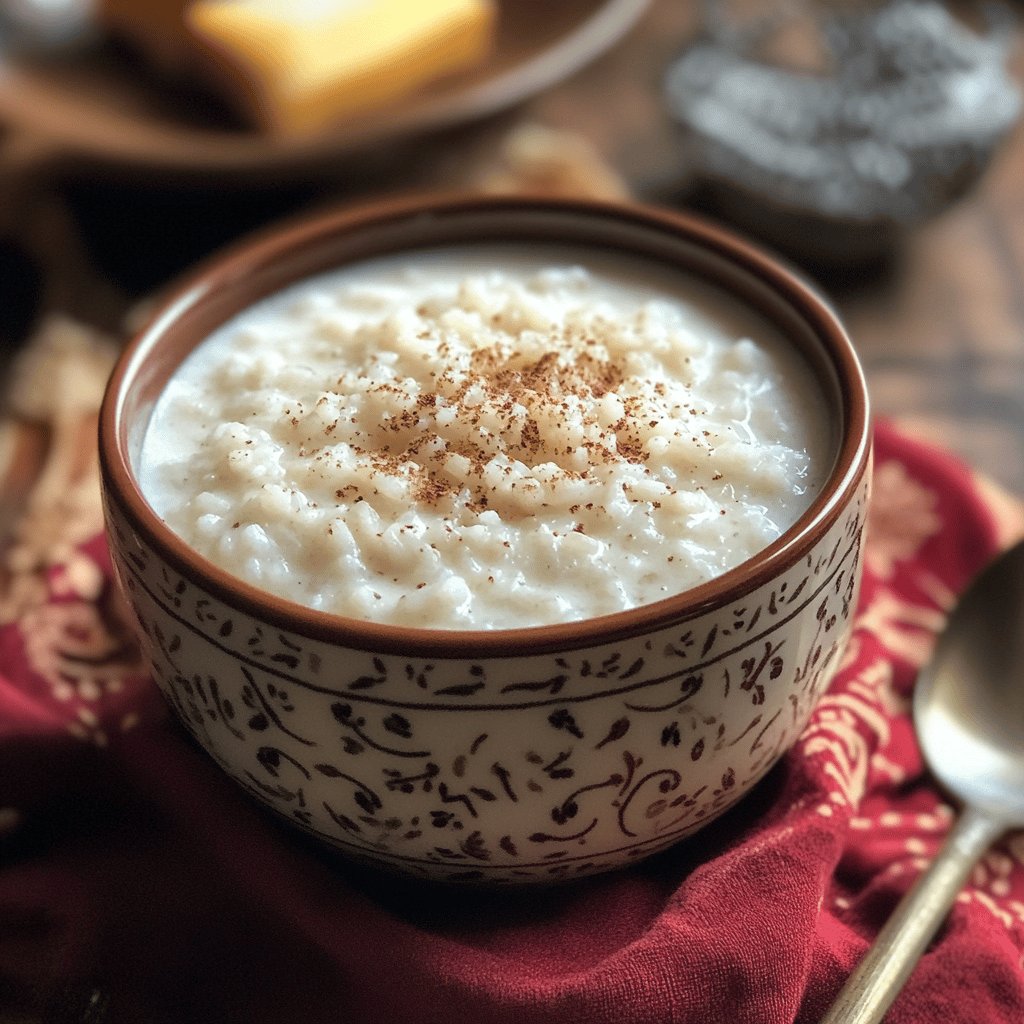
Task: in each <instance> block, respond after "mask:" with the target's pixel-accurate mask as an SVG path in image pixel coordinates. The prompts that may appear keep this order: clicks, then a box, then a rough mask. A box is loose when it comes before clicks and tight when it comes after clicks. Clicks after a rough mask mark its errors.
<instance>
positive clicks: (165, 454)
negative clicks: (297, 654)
mask: <svg viewBox="0 0 1024 1024" xmlns="http://www.w3.org/2000/svg"><path fill="white" fill-rule="evenodd" d="M826 423H827V417H826V415H825V412H824V407H823V399H822V397H821V394H820V388H819V387H818V385H817V383H816V382H815V379H814V376H813V374H812V373H811V372H810V370H809V369H808V368H807V367H806V366H805V365H804V364H803V362H802V361H801V360H800V359H799V357H798V356H796V354H795V353H794V352H793V351H792V350H790V348H789V347H788V346H787V345H786V343H785V341H784V340H783V339H781V338H780V337H778V336H777V335H776V332H775V330H774V329H773V328H772V327H770V325H768V324H767V323H766V322H765V321H764V320H762V319H761V318H759V317H758V316H756V315H755V314H754V313H753V312H751V311H748V310H746V309H745V308H744V307H742V306H740V305H739V304H737V303H736V302H735V301H730V300H729V299H728V298H727V297H726V296H725V295H724V294H723V293H720V292H718V291H717V290H715V289H713V288H712V287H710V286H709V285H707V284H706V283H703V282H701V281H700V280H699V279H696V278H692V279H691V278H689V277H686V276H683V275H680V274H676V273H673V272H671V271H669V270H667V269H665V268H660V267H658V266H656V265H654V264H649V263H647V262H645V261H642V260H639V259H630V258H629V257H623V256H618V257H614V258H613V257H602V256H600V255H596V254H595V253H593V252H592V251H589V250H573V249H562V248H559V247H544V246H537V245H533V246H529V247H527V246H520V245H488V246H486V247H484V246H480V247H460V248H451V249H447V250H438V251H427V252H424V253H418V254H416V255H414V256H410V255H408V254H406V255H402V256H400V257H388V258H386V259H378V260H371V261H367V262H364V263H361V264H359V265H357V266H353V267H349V268H344V269H341V270H339V271H336V272H332V273H328V274H324V275H322V276H318V277H315V278H312V279H310V280H308V281H305V282H303V283H301V284H298V285H296V286H294V287H292V288H290V289H288V290H286V291H284V292H282V293H280V294H278V295H275V296H272V297H271V298H269V299H267V300H265V301H263V302H260V303H258V304H256V305H255V306H253V307H251V308H249V309H247V310H246V311H245V312H243V313H242V314H241V315H239V316H238V317H236V318H235V319H233V320H231V321H230V322H229V323H227V324H226V325H224V326H223V327H221V328H220V329H219V330H217V331H216V332H215V333H214V334H213V335H212V336H211V337H210V338H209V339H207V340H206V341H205V342H204V343H203V344H202V345H201V346H200V347H199V348H198V349H197V350H196V351H195V352H194V353H193V354H192V356H191V357H190V358H189V359H188V360H186V362H185V363H184V364H183V365H182V366H181V367H180V368H179V369H178V371H177V372H176V373H175V375H174V376H173V378H172V379H171V381H170V383H169V384H168V386H167V388H166V390H165V391H164V393H163V395H162V396H161V398H160V400H159V402H158V404H157V407H156V409H155V411H154V414H153V417H152V420H151V422H150V425H149V427H148V430H147V433H146V436H145V440H144V444H143V448H142V453H141V457H140V474H139V475H140V481H141V486H142V490H143V493H144V494H145V495H146V497H147V499H148V500H149V501H150V503H151V504H152V506H153V508H154V509H155V510H156V511H157V513H158V514H159V515H160V516H161V517H163V518H164V519H165V520H166V522H167V524H168V525H169V526H170V528H171V529H172V530H174V531H175V532H176V533H178V534H180V535H181V537H183V538H184V539H185V540H186V541H187V542H188V543H189V544H190V545H191V546H192V547H193V548H195V550H196V551H198V552H199V553H201V554H202V555H203V556H205V557H206V558H207V559H209V560H210V561H212V562H215V563H216V564H218V565H220V566H222V567H223V568H224V569H226V570H228V571H229V572H231V573H233V574H235V575H236V576H238V577H239V578H241V579H243V580H246V581H248V582H249V583H251V584H253V585H255V586H257V587H261V588H263V589H265V590H268V591H271V592H273V593H275V594H277V595H279V596H280V597H283V598H287V599H290V600H292V601H295V602H298V603H300V604H303V605H307V606H309V607H312V608H315V609H320V610H323V611H327V612H333V613H337V614H339V615H344V616H350V617H353V618H357V619H367V620H372V621H374V622H382V623H392V624H401V625H407V626H416V627H428V628H441V629H495V628H507V627H521V626H535V625H541V624H550V623H557V622H566V621H570V620H576V619H582V618H589V617H592V616H597V615H604V614H607V613H611V612H618V611H622V610H624V609H628V608H633V607H636V606H638V605H643V604H647V603H649V602H653V601H657V600H659V599H661V598H665V597H669V596H671V595H674V594H678V593H680V592H681V591H684V590H687V589H689V588H691V587H693V586H695V585H697V584H699V583H702V582H704V581H706V580H709V579H711V578H713V577H715V576H717V575H719V574H721V573H723V572H725V571H726V570H728V569H730V568H732V567H734V566H736V565H738V564H739V563H741V562H743V561H744V560H745V559H747V558H749V557H750V556H752V555H753V554H755V553H756V552H758V551H759V550H761V549H762V548H764V547H765V546H766V545H767V544H769V543H771V542H772V541H773V540H775V539H776V538H777V537H778V536H779V535H780V534H781V533H782V532H783V531H785V530H786V529H787V528H788V527H789V526H791V525H792V524H793V522H794V521H795V520H796V519H797V518H798V517H799V516H800V514H801V513H802V512H803V511H804V510H805V509H806V508H807V506H808V504H809V503H810V502H811V501H812V500H813V498H814V497H815V495H816V494H817V493H818V491H819V489H820V488H821V486H822V484H823V481H824V479H825V477H826V476H827V474H828V471H829V469H830V467H831V463H832V458H833V453H832V450H831V444H832V442H831V438H830V436H829V432H828V430H827V429H825V428H824V424H826Z"/></svg>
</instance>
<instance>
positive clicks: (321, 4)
mask: <svg viewBox="0 0 1024 1024" xmlns="http://www.w3.org/2000/svg"><path fill="white" fill-rule="evenodd" d="M495 18H496V10H495V0H333V2H331V0H290V2H281V0H197V2H195V3H193V4H192V5H191V6H190V7H188V9H187V11H186V13H185V19H186V25H187V27H188V29H189V31H190V32H191V34H192V36H193V37H194V38H195V39H196V40H197V42H198V43H199V44H200V46H202V47H203V48H204V49H205V50H206V51H207V52H208V53H209V55H210V56H211V57H212V58H213V59H214V61H215V62H216V64H217V65H218V67H217V69H216V70H217V71H218V72H219V73H220V75H221V77H224V76H229V77H231V78H233V79H234V83H233V84H234V86H235V88H236V91H239V92H240V93H241V95H242V98H243V100H244V101H245V102H246V103H247V104H249V105H251V107H252V110H251V114H252V116H253V117H254V118H255V120H256V121H257V122H258V123H260V124H261V125H263V126H264V127H266V128H268V129H270V130H273V131H277V132H281V133H302V132H311V131H316V130H317V129H319V128H322V127H324V126H325V125H327V124H330V123H331V122H332V121H337V120H340V119H342V118H346V117H354V116H358V115H359V114H363V113H367V112H369V111H372V110H374V109H377V108H379V107H382V106H385V105H387V104H389V103H392V102H394V101H397V100H400V99H401V98H402V97H403V96H406V95H408V94H410V93H412V92H414V91H415V90H416V89H418V88H420V87H422V86H423V85H425V84H427V83H428V82H430V81H432V80H434V79H436V78H439V77H441V76H443V75H446V74H450V73H452V72H456V71H461V70H465V69H466V68H469V67H471V66H473V65H474V64H477V63H478V62H480V61H481V60H483V59H484V57H485V56H486V55H487V53H488V50H489V49H490V46H491V42H492V38H493V30H494V22H495ZM229 84H230V83H229Z"/></svg>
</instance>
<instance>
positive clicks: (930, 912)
mask: <svg viewBox="0 0 1024 1024" xmlns="http://www.w3.org/2000/svg"><path fill="white" fill-rule="evenodd" d="M1005 830H1006V825H1005V823H1004V822H1002V821H1000V820H998V819H997V818H993V817H991V816H990V815H989V814H987V813H986V812H984V811H979V810H975V809H972V808H970V807H968V808H966V809H965V810H964V812H963V814H962V815H961V816H960V818H959V820H958V821H957V822H956V824H955V825H954V826H953V830H952V831H951V832H950V834H949V836H948V838H947V839H946V842H945V843H944V844H943V847H942V849H941V850H939V853H938V856H937V857H936V858H935V860H934V861H933V862H932V864H931V866H930V867H929V868H928V870H927V871H926V872H925V873H924V874H923V875H922V876H921V877H920V878H919V879H918V880H917V883H916V884H915V885H914V887H913V888H912V889H911V890H910V891H909V892H908V893H907V894H906V896H904V897H903V899H902V900H901V901H900V903H899V905H898V906H897V907H896V909H895V910H894V911H893V913H892V916H891V917H890V918H889V920H888V921H887V922H886V924H885V926H884V927H883V928H882V930H881V931H880V932H879V933H878V937H877V938H876V939H875V942H874V944H873V945H872V947H871V948H870V949H869V950H868V951H867V953H866V954H865V956H864V959H863V960H862V961H861V962H860V964H859V965H858V966H857V968H856V970H854V972H853V973H852V974H851V975H850V977H849V979H848V980H847V982H846V984H845V985H844V986H843V989H842V991H841V992H840V993H839V996H838V998H837V999H836V1001H835V1003H834V1004H833V1006H832V1008H831V1009H830V1010H829V1012H828V1013H827V1014H825V1016H824V1017H823V1018H822V1020H821V1024H878V1022H879V1021H880V1020H881V1019H882V1017H883V1016H884V1015H885V1011H886V1010H888V1009H889V1006H890V1005H891V1004H892V1001H893V1000H894V999H895V998H896V995H897V994H898V993H899V991H900V989H901V988H902V987H903V984H904V982H905V981H906V980H907V978H908V977H910V972H911V971H912V970H913V969H914V965H915V964H916V963H917V961H918V959H919V958H920V956H921V954H922V953H923V952H924V951H925V949H926V947H927V946H928V942H929V941H930V939H931V937H932V936H933V935H934V934H935V932H936V930H937V929H938V927H939V924H940V923H941V922H942V919H943V918H944V917H945V916H946V912H947V911H948V910H949V908H950V906H951V905H952V903H953V900H954V899H956V895H957V893H958V892H959V891H960V889H961V888H962V886H963V884H964V882H965V881H966V879H967V876H968V875H969V874H970V872H971V868H972V867H973V866H974V865H975V864H976V863H977V861H978V860H979V859H980V857H981V855H982V854H983V853H984V852H985V851H986V850H987V849H988V847H989V846H990V845H991V844H992V843H993V842H994V841H995V840H996V839H998V838H999V836H1000V835H1002V833H1003V832H1004V831H1005Z"/></svg>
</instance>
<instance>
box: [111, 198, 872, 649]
mask: <svg viewBox="0 0 1024 1024" xmlns="http://www.w3.org/2000/svg"><path fill="white" fill-rule="evenodd" d="M487 242H520V243H522V242H536V243H543V244H554V245H562V246H565V245H571V246H574V247H576V246H583V247H594V248H595V249H596V250H598V251H600V252H602V253H610V254H619V253H621V254H622V255H623V257H624V258H629V257H630V256H632V257H637V256H639V257H643V258H646V259H648V260H654V261H656V262H658V263H660V264H664V265H665V266H667V267H669V268H674V269H678V270H681V271H683V272H685V273H687V274H690V275H695V276H696V277H698V278H699V279H702V280H705V281H707V282H708V283H709V284H711V285H713V286H715V287H716V288H717V289H719V290H722V291H724V292H726V293H728V294H729V295H730V296H732V297H734V298H735V299H736V300H737V301H738V302H739V303H740V304H742V305H744V306H746V307H748V308H749V309H750V310H752V311H753V312H755V313H756V314H757V315H758V316H760V317H762V318H764V319H765V320H767V321H768V322H769V323H770V324H771V325H772V326H773V327H775V328H776V329H777V330H778V331H780V332H781V333H782V334H783V335H784V336H785V337H786V338H787V339H788V340H789V341H790V343H791V344H792V345H793V346H794V347H795V348H796V349H797V350H798V351H799V352H800V353H801V354H802V356H803V358H804V360H805V361H806V363H807V364H808V365H809V367H810V369H811V371H812V373H813V376H814V378H815V380H816V381H817V382H818V386H819V387H820V389H821V392H822V394H823V396H824V405H825V408H826V409H827V410H828V412H829V417H830V420H829V423H828V425H827V426H828V429H829V430H830V431H831V443H830V445H829V450H830V451H831V452H832V453H833V456H834V457H833V464H832V468H831V473H830V474H829V475H828V478H827V481H826V483H825V485H824V487H823V488H822V491H821V493H820V494H819V495H818V497H817V498H816V499H815V500H814V502H813V503H812V504H811V506H810V508H809V509H808V510H807V511H806V512H805V513H804V514H803V515H802V516H801V517H800V519H799V520H798V521H797V522H796V523H795V524H794V525H793V526H792V527H791V528H790V529H789V530H788V531H786V532H785V533H784V534H783V536H782V537H780V538H779V539H778V540H777V541H776V542H774V543H773V544H772V545H770V546H769V547H768V548H766V549H764V550H763V551H762V552H761V553H759V554H758V555H756V556H755V557H754V558H752V559H749V560H748V561H747V562H744V563H743V564H742V565H740V566H739V567H737V568H736V569H733V570H731V571H729V572H727V573H725V574H724V575H722V576H720V577H718V578H717V579H715V580H712V581H711V582H709V583H707V584H704V585H701V586H699V587H696V588H694V589H692V590H690V591H687V592H685V593H683V594H680V595H677V596H675V597H671V598H667V599H665V600H663V601H659V602H656V603H655V604H652V605H647V606H644V607H643V608H639V609H632V610H630V611H626V612H618V613H615V614H613V615H608V616H603V617H601V618H597V619H589V620H583V621H582V622H573V623H566V624H562V625H557V626H540V627H531V628H530V629H527V630H523V629H517V630H492V631H487V632H483V631H480V632H470V631H445V630H417V629H410V628H406V627H389V626H382V625H376V624H371V623H359V622H355V621H354V620H345V619H341V618H340V617H338V616H331V615H328V614H326V613H322V612H313V611H310V610H307V609H303V608H301V607H299V606H297V605H293V604H291V603H290V602H287V601H284V600H281V599H278V598H276V597H274V596H272V595H269V594H266V593H264V592H261V591H258V590H256V588H254V587H250V586H249V585H247V584H244V583H241V582H240V581H238V580H237V579H235V578H234V577H232V576H230V575H229V574H227V573H225V572H223V571H221V570H219V569H217V568H216V567H214V566H212V565H210V564H209V563H207V562H206V561H205V560H204V559H202V558H201V557H200V556H198V555H196V554H195V553H194V552H192V551H190V550H189V549H188V548H187V546H186V545H185V544H184V543H183V542H182V541H180V540H179V539H178V538H177V537H176V536H175V535H173V534H172V533H171V532H170V530H169V529H168V528H167V527H166V526H164V525H163V523H162V522H161V521H160V520H159V518H158V517H157V516H156V515H155V513H154V512H153V511H152V509H151V508H150V507H149V505H148V504H147V503H146V501H145V499H144V498H143V497H142V495H141V493H140V491H139V487H138V482H137V479H136V468H137V466H138V460H139V453H140V449H141V445H142V439H143V437H144V435H145V431H146V427H147V425H148V422H149V418H150V415H151V413H152V410H153V407H154V404H155V403H156V401H157V399H158V397H159V395H160V393H161V391H162V389H163V387H164V386H165V384H166V382H167V380H168V379H169V377H170V376H171V375H172V374H173V373H174V371H175V370H176V368H177V367H178V366H179V365H180V364H181V362H182V361H183V360H184V359H185V358H186V357H187V356H188V355H189V353H190V352H191V351H192V350H193V349H194V348H195V347H196V346H197V345H198V344H199V343H200V342H202V341H203V340H204V339H205V338H206V337H207V336H208V335H209V334H210V333H211V332H212V331H213V330H215V329H216V328H217V327H219V326H220V325H221V324H223V323H224V322H226V321H227V320H229V319H230V318H231V317H233V316H234V315H236V314H237V313H238V312H240V311H241V310H243V309H245V308H246V307H248V306H250V305H251V304H253V303H254V302H256V301H258V300H260V299H262V298H264V297H266V296H269V295H271V294H273V293H275V292H277V291H279V290H281V289H282V288H285V287H287V286H288V285H291V284H294V283H296V282H298V281H300V280H302V279H304V278H307V277H310V276H312V275H315V274H318V273H322V272H324V271H327V270H331V269H334V268H337V267H341V266H344V265H346V264H350V263H356V262H359V261H361V260H365V259H368V258H371V257H376V256H384V255H391V254H395V253H399V252H410V253H413V252H415V251H416V250H417V249H423V248H437V247H439V246H457V245H460V244H473V245H479V244H480V243H487ZM100 430H101V462H102V464H103V470H104V484H105V486H106V487H107V488H108V489H109V490H112V491H113V492H115V493H116V495H117V496H118V498H119V499H120V500H121V502H122V505H123V506H125V507H127V509H128V510H129V514H130V515H131V517H132V520H133V525H134V526H135V527H136V528H137V529H140V530H141V531H142V532H143V533H144V534H145V535H146V538H147V540H148V541H149V542H150V543H151V544H153V545H154V546H155V547H156V548H157V550H159V551H160V552H161V554H162V555H163V556H164V557H166V558H167V559H168V560H169V561H170V562H171V563H172V564H174V565H175V567H176V568H177V569H178V570H179V571H185V572H186V573H187V574H188V575H190V576H192V577H193V578H197V579H200V580H201V581H202V583H203V585H204V586H206V587H207V588H208V589H209V588H212V590H213V591H214V592H217V593H221V594H230V595H231V596H232V598H233V599H234V600H235V602H236V603H241V605H242V606H247V607H250V608H253V609H258V610H259V612H260V614H261V616H262V617H263V618H265V619H267V620H268V621H273V622H277V623H279V624H282V625H286V626H288V627H289V628H293V629H297V631H299V632H305V633H306V634H308V635H312V634H316V635H320V636H333V635H338V633H339V631H340V633H341V634H343V635H344V636H345V638H346V640H347V642H350V643H353V642H354V643H356V644H357V646H359V647H361V648H364V649H371V648H380V649H390V648H394V647H395V645H398V646H403V647H406V648H408V646H409V645H410V644H411V645H412V646H413V647H416V648H419V649H422V650H429V649H432V648H436V649H445V650H447V649H450V648H451V646H452V645H453V644H456V645H457V646H458V647H459V648H464V647H465V648H471V649H473V650H474V651H480V652H483V651H485V650H486V651H487V652H490V653H500V652H501V651H502V650H504V649H507V650H509V651H511V650H514V649H516V648H517V647H519V648H521V645H522V642H523V639H524V638H523V634H524V633H528V634H529V635H530V636H529V643H530V647H531V649H535V650H538V651H539V650H543V649H551V648H552V647H555V646H559V645H561V646H565V645H566V644H568V645H570V646H574V645H578V644H582V643H584V642H588V641H589V640H591V639H592V638H594V637H596V636H599V637H601V638H602V639H612V638H614V637H617V636H624V635H630V634H636V633H638V632H641V631H643V630H645V629H648V628H654V627H656V626H657V625H659V624H661V623H663V622H665V621H668V620H680V621H681V620H682V619H685V618H687V617H690V616H692V615H696V614H699V613H700V612H701V611H702V610H704V609H706V608H707V607H709V606H710V605H711V604H713V603H719V602H723V601H727V600H731V599H732V598H733V597H734V596H735V595H736V594H737V593H739V592H742V591H743V590H745V589H749V588H750V587H752V586H755V585H757V584H758V583H759V582H762V581H763V580H765V579H766V578H768V577H769V576H770V575H771V574H772V573H773V572H775V571H778V568H779V567H780V566H781V564H783V563H786V564H789V563H790V562H791V561H792V560H793V559H795V558H797V557H800V555H801V554H802V553H803V552H804V551H806V550H807V548H809V546H810V545H811V544H812V543H813V541H814V539H815V538H816V537H817V536H819V535H820V534H821V532H823V530H825V529H826V528H827V527H828V526H829V525H830V524H831V522H832V521H834V519H835V516H836V515H837V514H838V512H839V511H840V510H841V508H842V505H843V503H844V500H845V498H846V497H848V496H849V495H850V494H851V493H852V490H853V487H854V486H855V484H856V482H857V481H858V480H859V478H860V476H861V474H862V472H863V470H864V467H865V464H866V458H867V447H868V415H867V395H866V389H865V385H864V380H863V375H862V373H861V370H860V367H859V365H858V362H857V359H856V355H855V354H854V351H853V348H852V346H851V344H850V342H849V339H848V338H847V337H846V335H845V333H844V332H843V329H842V327H841V326H840V324H839V323H838V321H837V319H836V317H835V316H834V314H833V313H832V312H831V310H830V309H829V307H828V306H827V305H826V304H825V303H824V302H823V301H822V300H821V299H820V298H819V297H818V296H817V295H816V294H815V293H814V292H813V291H812V290H811V289H809V288H808V287H807V286H806V285H805V284H804V283H803V282H802V281H801V280H800V279H799V278H798V277H796V276H795V275H794V274H792V273H791V272H790V271H788V270H787V269H785V268H784V267H783V266H781V265H780V264H779V263H778V262H776V261H775V260H773V259H772V258H770V257H768V256H767V255H765V254H763V253H761V252H760V251H759V250H757V249H756V248H755V247H753V246H750V245H749V244H747V243H745V242H744V241H742V240H740V239H738V238H736V237H735V236H733V235H731V234H729V233H728V232H725V231H722V230H720V229H718V228H716V227H714V226H712V225H709V224H706V223H704V222H701V221H699V220H695V219H692V218H689V217H685V216H682V215H676V214H670V213H667V212H663V211H654V210H647V209H643V208H637V207H626V206H611V205H602V204H593V203H570V202H565V201H544V200H525V199H498V198H493V197H491V198H468V199H467V198H462V199H459V198H456V199H448V200H436V199H435V200H432V201H416V200H412V201H405V202H393V203H388V204H383V205H379V206H375V207H370V208H363V209H360V210H354V211H353V210H342V211H339V212H335V213H327V214H323V215H321V216H319V217H316V218H313V219H310V220H306V221H303V222H301V223H298V224H295V225H291V226H288V227H285V228H281V229H279V230H277V231H275V232H273V233H272V234H269V235H266V236H263V237H260V238H258V239H256V240H253V241H250V242H248V243H246V244H243V245H242V246H241V247H240V248H238V249H236V250H235V251H234V252H232V253H230V254H228V255H227V256H225V257H222V258H220V259H218V260H216V261H215V262H213V263H212V264H210V265H209V266H208V267H206V268H203V269H201V270H200V271H198V272H197V273H196V274H195V275H194V276H193V277H192V278H191V279H190V280H189V281H188V282H186V283H185V284H184V285H183V286H182V287H181V288H180V289H179V291H178V292H177V293H176V294H175V295H174V296H172V297H171V298H170V300H169V301H168V302H167V303H166V304H165V305H164V306H163V308H162V309H161V310H160V311H159V312H158V313H157V314H156V315H155V317H154V318H153V320H152V321H151V322H150V324H149V325H148V327H146V328H145V329H144V330H143V331H142V333H141V334H140V335H139V336H138V337H137V338H136V339H135V341H134V342H133V343H132V345H131V346H130V347H129V348H128V349H127V350H126V351H125V353H124V354H123V356H122V358H121V360H120V361H119V364H118V366H117V367H116V369H115V371H114V375H113V377H112V379H111V383H110V386H109V388H108V393H107V396H106V399H105V402H104V409H103V411H102V414H101V428H100ZM417 634H418V635H417ZM382 645H383V646H382Z"/></svg>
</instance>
